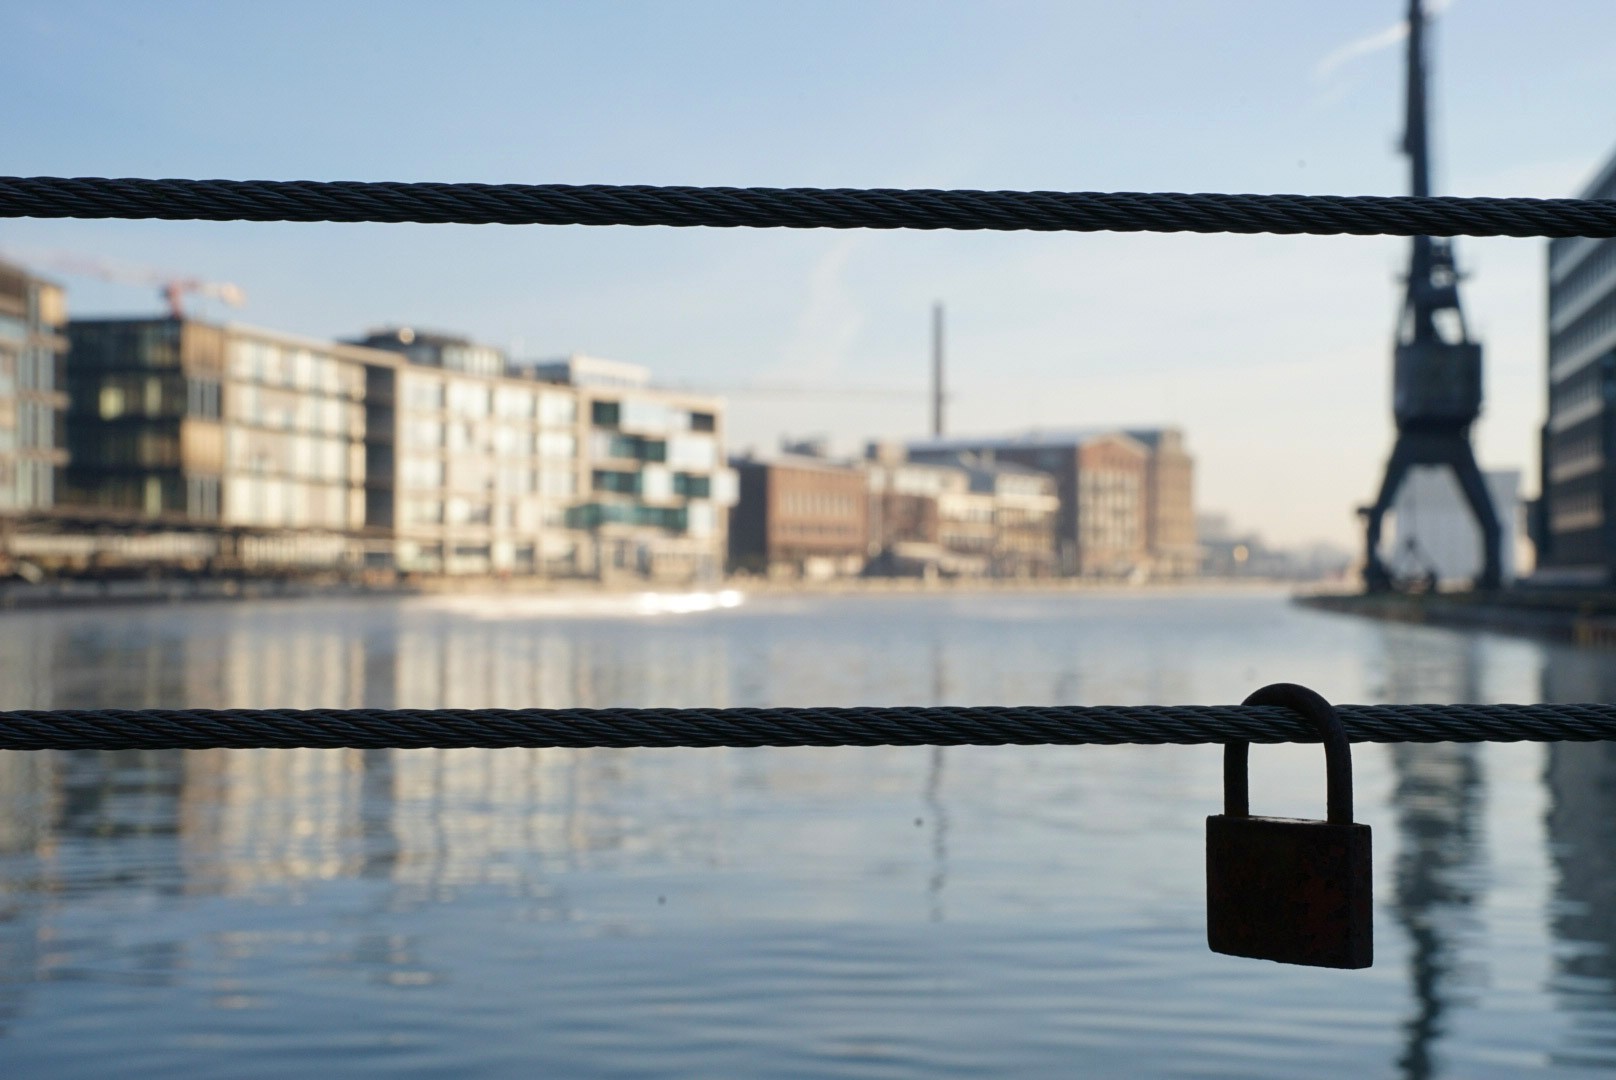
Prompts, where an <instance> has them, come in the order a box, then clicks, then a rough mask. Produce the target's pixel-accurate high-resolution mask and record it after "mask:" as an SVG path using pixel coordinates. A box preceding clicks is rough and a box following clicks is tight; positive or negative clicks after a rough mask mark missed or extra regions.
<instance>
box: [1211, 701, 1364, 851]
mask: <svg viewBox="0 0 1616 1080" xmlns="http://www.w3.org/2000/svg"><path fill="white" fill-rule="evenodd" d="M1241 704H1242V705H1277V706H1279V707H1281V708H1285V709H1290V710H1292V711H1293V712H1299V713H1301V714H1302V715H1303V716H1305V717H1307V718H1308V719H1309V720H1311V721H1312V722H1313V723H1314V724H1315V725H1317V727H1318V729H1319V739H1320V741H1321V742H1323V743H1324V777H1325V800H1326V802H1327V804H1328V820H1329V821H1330V823H1331V824H1332V825H1348V824H1351V823H1352V747H1351V745H1350V744H1349V743H1348V742H1347V730H1346V728H1344V727H1342V726H1341V718H1340V717H1339V716H1337V715H1336V712H1335V706H1333V705H1331V704H1330V703H1329V702H1328V701H1325V700H1324V699H1323V698H1322V697H1320V696H1319V695H1318V694H1316V693H1314V692H1313V691H1311V690H1309V689H1308V688H1307V687H1305V686H1297V685H1296V684H1295V683H1273V684H1271V685H1269V686H1265V687H1263V688H1262V689H1261V690H1258V691H1257V692H1256V693H1254V694H1252V695H1251V696H1250V697H1248V698H1246V700H1245V701H1243V702H1241ZM1250 750H1251V744H1250V743H1249V742H1245V741H1240V742H1230V743H1225V744H1224V746H1223V812H1224V813H1225V814H1227V815H1229V816H1230V817H1250V816H1251V798H1250V790H1249V788H1250V785H1249V782H1248V775H1249V774H1248V770H1247V767H1246V762H1247V758H1248V757H1249V756H1250Z"/></svg>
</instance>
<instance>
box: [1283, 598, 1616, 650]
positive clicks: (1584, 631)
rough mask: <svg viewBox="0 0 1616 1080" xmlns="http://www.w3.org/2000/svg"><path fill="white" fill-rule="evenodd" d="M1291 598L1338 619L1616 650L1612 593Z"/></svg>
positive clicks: (1615, 611)
mask: <svg viewBox="0 0 1616 1080" xmlns="http://www.w3.org/2000/svg"><path fill="white" fill-rule="evenodd" d="M1295 599H1296V602H1297V603H1298V604H1301V605H1303V606H1305V607H1311V608H1316V609H1318V610H1320V611H1334V612H1339V613H1341V614H1344V615H1360V616H1365V617H1367V618H1371V619H1385V620H1387V621H1390V622H1403V623H1421V624H1425V625H1429V626H1451V627H1459V628H1464V629H1472V630H1492V631H1497V632H1500V633H1506V634H1522V635H1526V636H1529V637H1538V638H1550V639H1553V640H1556V641H1569V642H1572V643H1573V644H1577V645H1588V646H1594V647H1598V648H1607V649H1616V593H1609V592H1582V591H1576V592H1572V591H1562V590H1554V589H1506V590H1503V591H1501V592H1497V593H1434V594H1432V593H1418V594H1404V593H1381V594H1374V595H1364V594H1345V593H1321V594H1311V595H1307V594H1304V595H1300V596H1297V597H1296V598H1295Z"/></svg>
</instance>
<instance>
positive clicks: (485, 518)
mask: <svg viewBox="0 0 1616 1080" xmlns="http://www.w3.org/2000/svg"><path fill="white" fill-rule="evenodd" d="M564 521H565V511H563V510H562V509H561V508H560V507H552V506H541V505H539V504H537V503H534V502H532V501H530V500H521V501H516V502H512V501H507V500H501V501H497V502H495V501H488V500H482V499H471V498H465V497H463V496H456V497H453V498H449V499H426V498H407V499H404V500H402V501H401V502H400V503H399V525H400V526H401V527H406V528H407V527H409V526H422V525H484V526H490V527H493V528H500V529H525V530H534V529H539V528H556V527H559V526H561V525H562V524H563V522H564Z"/></svg>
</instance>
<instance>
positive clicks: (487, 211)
mask: <svg viewBox="0 0 1616 1080" xmlns="http://www.w3.org/2000/svg"><path fill="white" fill-rule="evenodd" d="M0 217H33V218H162V219H168V220H195V221H351V222H357V221H376V222H422V223H459V224H471V225H487V224H504V225H667V226H679V227H691V226H703V227H708V228H757V229H771V228H784V229H990V230H1032V231H1039V232H1196V233H1308V234H1313V235H1337V234H1353V235H1363V236H1370V235H1381V236H1419V235H1424V236H1588V237H1609V236H1616V202H1612V201H1603V200H1597V201H1596V200H1584V199H1523V198H1452V197H1414V196H1405V195H1397V196H1377V195H1229V194H1216V193H1209V194H1185V193H1177V192H1157V193H1149V192H1126V191H1124V192H1098V191H1074V192H1065V191H941V190H930V189H913V190H905V189H896V188H871V189H851V188H733V187H653V186H647V185H609V184H582V185H572V184H439V183H392V182H376V183H368V182H358V181H329V182H327V181H314V180H147V179H107V178H100V177H55V176H33V177H19V176H11V177H0Z"/></svg>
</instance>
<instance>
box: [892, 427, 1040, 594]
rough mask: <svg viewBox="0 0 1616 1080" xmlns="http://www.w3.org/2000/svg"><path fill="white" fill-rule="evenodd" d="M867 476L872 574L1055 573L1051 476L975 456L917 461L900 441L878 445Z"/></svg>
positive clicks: (964, 454) (963, 454) (942, 455)
mask: <svg viewBox="0 0 1616 1080" xmlns="http://www.w3.org/2000/svg"><path fill="white" fill-rule="evenodd" d="M865 472H866V474H867V476H868V484H869V493H870V494H869V505H870V512H869V522H870V525H869V537H870V540H869V549H870V558H871V572H873V573H879V574H883V575H898V576H908V575H922V576H931V575H942V576H966V577H1029V576H1040V577H1041V576H1046V575H1048V574H1051V573H1053V572H1054V571H1055V566H1056V561H1055V525H1056V519H1057V516H1058V514H1059V509H1060V500H1059V498H1058V496H1057V495H1056V493H1055V481H1054V479H1053V478H1052V477H1051V476H1049V475H1048V474H1047V473H1044V472H1042V471H1040V470H1037V469H1032V468H1029V467H1027V466H1023V465H1017V464H1015V463H1013V462H1007V461H1002V460H997V459H995V458H994V457H993V456H992V455H988V454H973V453H970V452H958V453H952V454H945V453H939V454H937V455H935V456H934V457H933V458H931V459H929V460H921V461H916V460H911V459H910V457H909V454H908V451H907V450H906V449H905V448H904V447H902V446H901V445H898V444H895V443H872V444H871V445H870V446H869V448H868V450H867V459H866V462H865Z"/></svg>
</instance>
